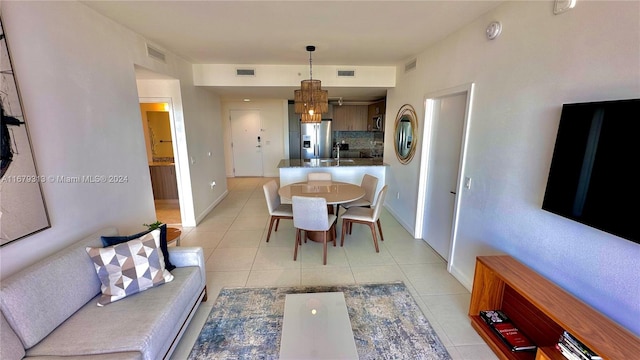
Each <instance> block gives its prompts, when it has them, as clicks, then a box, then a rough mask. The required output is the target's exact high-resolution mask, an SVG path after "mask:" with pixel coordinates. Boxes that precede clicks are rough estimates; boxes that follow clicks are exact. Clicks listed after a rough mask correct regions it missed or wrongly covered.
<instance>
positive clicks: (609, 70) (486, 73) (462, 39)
mask: <svg viewBox="0 0 640 360" xmlns="http://www.w3.org/2000/svg"><path fill="white" fill-rule="evenodd" d="M552 7H553V3H552V2H551V1H530V2H521V1H518V2H507V3H505V4H503V5H501V6H500V7H498V8H496V9H495V10H494V11H491V12H490V13H488V14H486V15H485V16H482V17H481V18H479V19H478V20H477V21H475V22H473V23H472V24H470V25H468V26H466V27H465V28H463V29H461V30H460V31H458V32H456V33H454V34H453V35H451V36H449V37H448V38H446V39H444V40H443V41H442V42H440V43H438V44H436V45H435V46H432V47H430V48H429V49H427V50H426V51H424V52H423V53H421V54H419V56H418V60H417V64H418V68H417V70H416V71H414V72H411V73H409V74H407V75H404V74H402V73H399V74H398V80H397V83H398V86H397V88H395V89H391V90H390V91H389V92H388V95H387V104H388V107H387V109H388V110H387V118H393V117H395V111H397V109H398V108H399V107H400V106H401V105H402V104H404V103H411V104H413V105H414V106H415V107H416V110H417V112H418V116H419V118H420V119H421V120H420V127H421V128H420V129H419V132H418V133H420V134H421V133H422V125H423V124H424V104H423V101H424V96H425V95H426V94H429V93H433V92H436V91H440V90H442V89H447V88H451V87H455V86H458V85H461V84H466V83H471V82H473V83H475V84H476V89H475V100H474V103H473V109H474V110H473V113H472V114H471V128H470V143H469V150H468V159H467V165H466V168H465V169H464V176H469V177H471V178H472V179H473V180H472V188H471V189H470V190H465V191H464V192H463V193H462V194H460V196H462V202H461V211H460V224H459V234H458V243H457V247H456V249H455V250H454V251H455V254H454V262H453V263H452V266H453V268H454V270H453V273H454V275H455V276H456V277H457V278H458V279H459V280H460V281H461V282H462V283H463V284H464V285H465V286H467V287H470V286H471V282H472V279H473V271H474V261H475V256H476V255H488V254H496V253H507V254H510V255H512V256H514V257H515V258H517V259H519V260H520V261H522V262H524V263H525V264H527V265H529V266H530V267H532V268H533V269H535V270H537V271H538V272H540V273H541V274H542V275H544V276H546V277H548V278H549V279H551V280H552V281H554V282H556V283H557V284H558V285H560V286H561V287H563V288H565V289H566V290H568V291H569V292H570V293H573V294H574V295H576V296H577V297H579V298H581V299H582V300H583V301H585V302H587V303H588V304H590V305H592V306H593V307H595V308H596V309H598V310H600V311H601V312H603V313H604V314H606V315H607V316H609V317H611V318H612V319H613V320H615V321H617V322H619V323H620V324H622V325H623V326H625V327H627V328H628V329H630V330H631V331H633V332H634V333H636V334H640V322H638V319H640V281H638V274H640V245H638V244H635V243H632V242H630V241H627V240H624V239H621V238H619V237H616V236H613V235H609V234H607V233H604V232H601V231H599V230H596V229H593V228H590V227H587V226H585V225H581V224H578V223H576V222H572V221H570V220H567V219H564V218H561V217H559V216H556V215H553V214H551V213H548V212H545V211H543V210H541V204H542V198H543V196H544V189H545V185H546V180H547V175H548V172H549V165H550V162H551V155H552V152H553V146H554V142H555V136H556V131H557V126H558V122H559V118H560V111H561V107H562V104H564V103H571V102H586V101H598V100H611V99H623V98H638V97H639V96H640V80H639V79H640V66H639V64H640V31H638V30H639V29H640V2H637V1H633V2H614V1H606V2H599V1H594V2H585V1H579V2H578V4H577V6H576V8H575V9H573V10H571V11H569V12H567V13H564V14H561V15H559V16H555V15H553V12H552ZM493 20H499V21H501V22H502V25H503V31H502V35H501V36H500V37H499V38H497V39H496V40H493V41H489V40H487V39H486V37H485V28H486V26H487V25H488V24H489V23H490V22H491V21H493ZM399 67H401V64H399ZM391 129H392V125H391V122H389V123H388V124H387V129H386V130H387V134H388V136H390V134H391V132H390V131H389V130H391ZM389 140H390V139H389V138H387V141H386V144H387V145H386V146H387V148H386V149H385V162H387V163H389V164H391V166H392V169H391V171H390V176H389V177H390V179H389V184H390V187H391V189H390V191H389V192H390V194H395V192H396V191H401V199H400V200H399V201H398V200H395V199H394V197H393V196H390V197H389V198H390V199H389V200H387V206H388V207H389V208H390V210H392V212H394V213H395V214H399V215H400V216H401V217H402V220H404V221H405V222H406V223H407V224H409V225H411V226H414V225H415V219H413V216H415V211H414V206H415V200H414V201H412V200H411V199H414V198H415V196H416V195H417V174H418V167H419V164H420V159H419V158H414V160H413V162H412V163H411V164H409V165H408V166H402V165H399V164H398V162H397V161H396V160H395V158H394V157H393V148H392V147H391V148H390V146H392V143H391V141H389ZM420 152H421V149H420V147H419V148H418V151H417V154H420ZM387 154H388V155H387ZM435 171H437V169H435ZM400 189H402V190H400ZM406 189H409V191H407V190H406ZM403 191H404V192H409V194H406V198H405V197H404V196H403V195H402V194H403ZM621 191H622V192H624V189H621Z"/></svg>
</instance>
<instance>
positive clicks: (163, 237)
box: [100, 224, 176, 271]
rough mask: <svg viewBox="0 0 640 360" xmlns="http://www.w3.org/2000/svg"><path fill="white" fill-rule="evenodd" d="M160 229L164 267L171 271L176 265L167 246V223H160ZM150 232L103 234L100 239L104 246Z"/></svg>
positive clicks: (116, 243)
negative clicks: (126, 234) (119, 234)
mask: <svg viewBox="0 0 640 360" xmlns="http://www.w3.org/2000/svg"><path fill="white" fill-rule="evenodd" d="M158 229H160V249H161V250H162V255H163V257H164V268H165V269H167V270H168V271H171V270H173V269H175V268H176V267H175V266H174V265H173V264H172V263H171V262H170V261H169V248H168V247H167V224H162V225H160V227H158ZM150 232H151V230H145V231H143V232H139V233H137V234H133V235H128V236H101V237H100V240H102V246H104V247H107V246H113V245H118V244H121V243H124V242H127V241H130V240H133V239H137V238H139V237H142V236H144V235H146V234H148V233H150Z"/></svg>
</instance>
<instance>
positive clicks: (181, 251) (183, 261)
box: [169, 246, 207, 283]
mask: <svg viewBox="0 0 640 360" xmlns="http://www.w3.org/2000/svg"><path fill="white" fill-rule="evenodd" d="M169 259H170V261H171V263H172V264H173V265H175V266H176V267H185V266H198V267H200V274H201V275H202V280H203V281H204V282H205V283H206V282H207V275H206V268H205V262H204V251H203V250H202V248H201V247H198V246H172V247H169Z"/></svg>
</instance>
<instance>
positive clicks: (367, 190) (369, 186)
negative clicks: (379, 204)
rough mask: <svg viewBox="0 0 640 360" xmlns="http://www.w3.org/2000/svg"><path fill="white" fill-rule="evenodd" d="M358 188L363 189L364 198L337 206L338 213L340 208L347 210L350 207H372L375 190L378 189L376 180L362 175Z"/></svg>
mask: <svg viewBox="0 0 640 360" xmlns="http://www.w3.org/2000/svg"><path fill="white" fill-rule="evenodd" d="M360 186H361V187H362V188H363V189H364V196H363V197H362V198H360V199H358V200H354V201H350V202H347V203H343V204H340V205H338V211H340V207H343V208H345V209H349V208H350V207H354V206H356V207H371V205H373V199H374V198H375V195H376V188H377V187H378V178H377V177H375V176H373V175H369V174H364V176H363V177H362V181H361V183H360Z"/></svg>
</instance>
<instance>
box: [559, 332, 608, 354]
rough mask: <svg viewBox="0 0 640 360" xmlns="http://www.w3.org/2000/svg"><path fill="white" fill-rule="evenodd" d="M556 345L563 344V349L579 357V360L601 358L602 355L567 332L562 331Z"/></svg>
mask: <svg viewBox="0 0 640 360" xmlns="http://www.w3.org/2000/svg"><path fill="white" fill-rule="evenodd" d="M558 345H563V347H564V348H565V349H567V350H568V351H570V352H571V353H573V354H575V355H576V356H578V357H579V358H580V360H601V359H602V357H601V356H599V355H598V354H596V353H594V352H593V351H592V350H591V349H589V348H588V347H587V346H586V345H584V344H583V343H582V342H580V340H578V339H576V338H575V337H574V336H573V335H571V334H570V333H569V332H567V331H564V332H563V333H562V336H561V337H560V340H559V341H558Z"/></svg>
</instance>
